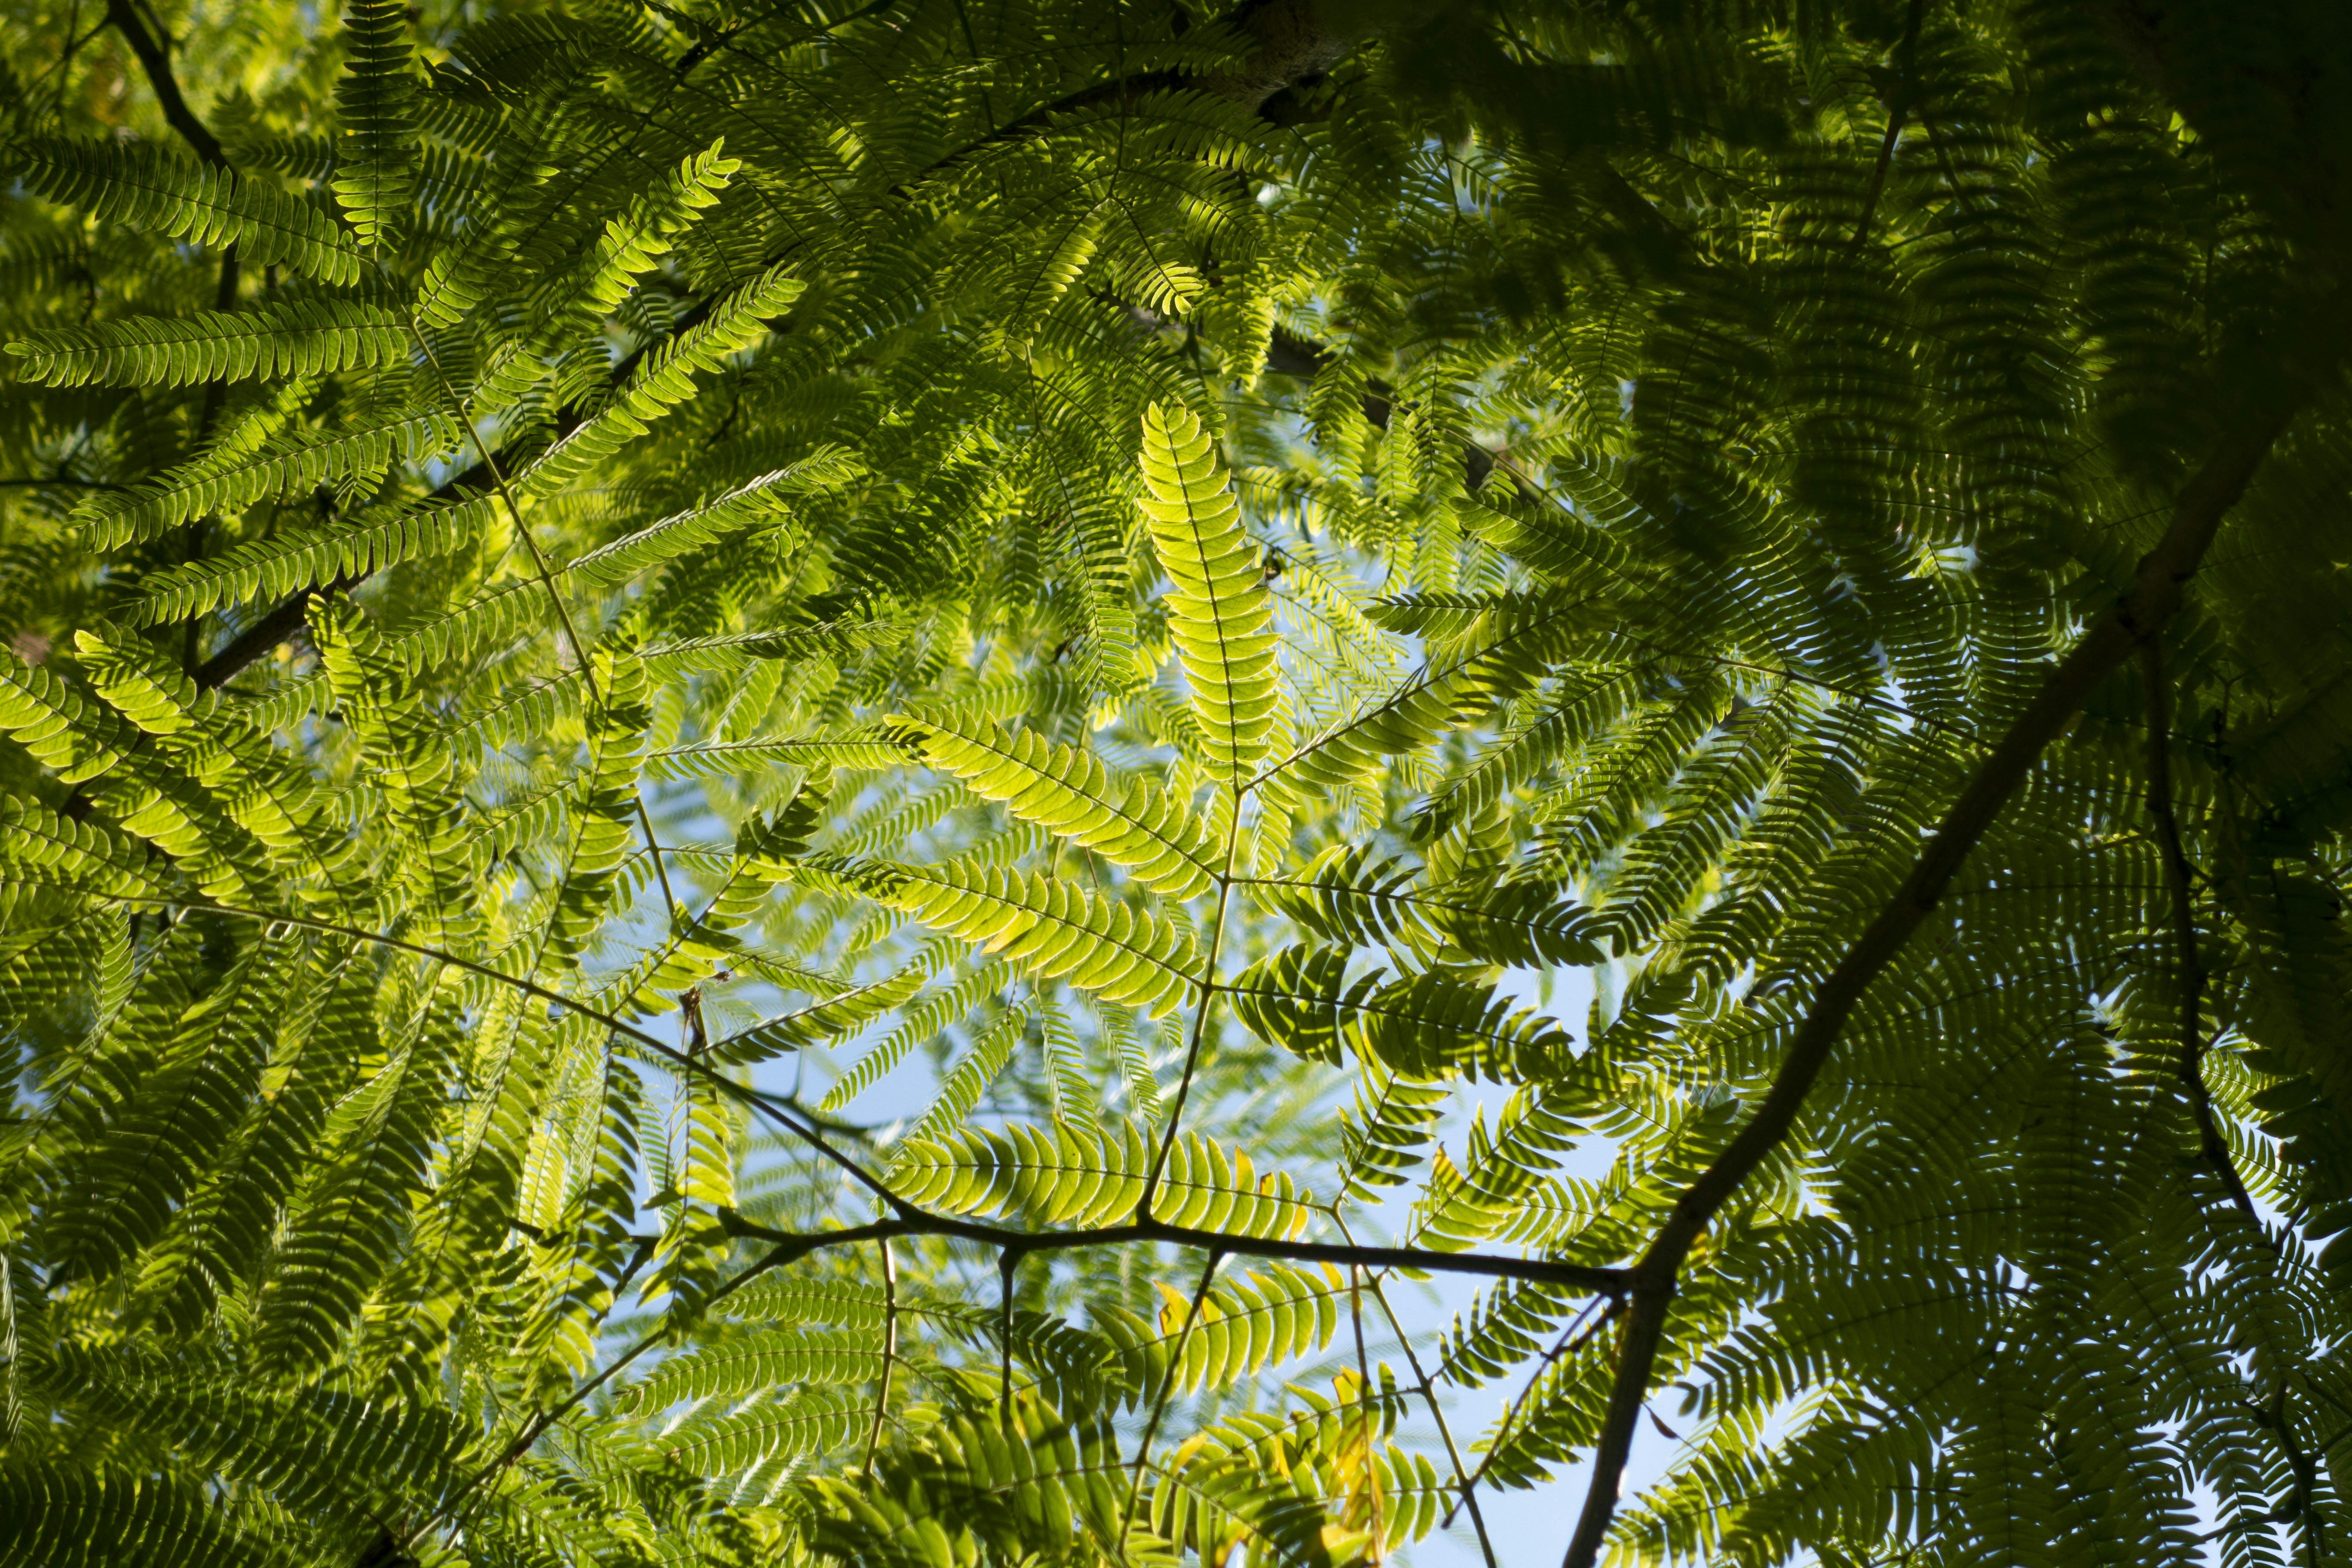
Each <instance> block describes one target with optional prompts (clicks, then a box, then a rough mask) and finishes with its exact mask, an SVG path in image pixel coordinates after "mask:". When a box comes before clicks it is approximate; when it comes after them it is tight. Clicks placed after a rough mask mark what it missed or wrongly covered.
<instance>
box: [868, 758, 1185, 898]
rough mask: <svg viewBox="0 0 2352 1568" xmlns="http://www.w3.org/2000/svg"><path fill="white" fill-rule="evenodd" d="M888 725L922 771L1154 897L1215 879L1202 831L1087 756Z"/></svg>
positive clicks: (1173, 805)
mask: <svg viewBox="0 0 2352 1568" xmlns="http://www.w3.org/2000/svg"><path fill="white" fill-rule="evenodd" d="M894 722H895V723H898V724H899V725H901V726H903V727H904V728H905V729H906V730H907V731H909V732H911V733H912V734H913V735H914V736H915V737H917V743H918V744H919V745H920V746H921V748H922V754H923V757H924V759H925V760H926V761H928V762H929V763H931V764H932V765H933V766H935V767H940V768H943V769H945V770H946V771H948V772H949V773H953V774H955V775H956V776H957V777H958V778H960V779H961V780H963V782H964V784H965V785H966V786H967V787H968V788H970V789H971V792H972V793H973V794H975V795H979V796H980V797H981V798H982V799H983V800H993V801H999V802H1002V803H1003V805H1004V806H1005V808H1006V809H1007V810H1009V811H1011V812H1012V813H1013V815H1014V816H1018V817H1021V818H1022V819H1023V820H1024V821H1028V822H1034V823H1035V824H1037V825H1038V826H1041V827H1043V828H1045V829H1046V830H1048V831H1049V832H1051V833H1053V834H1054V835H1055V837H1061V838H1066V839H1068V840H1069V841H1070V842H1071V843H1073V844H1076V845H1078V846H1079V847H1083V848H1087V849H1091V850H1093V851H1094V852H1095V853H1096V854H1097V855H1100V856H1101V857H1102V858H1104V859H1106V860H1108V861H1109V862H1111V863H1112V864H1113V865H1115V866H1124V867H1127V868H1129V870H1130V871H1132V872H1133V873H1134V874H1135V879H1136V880H1137V881H1139V882H1140V883H1142V884H1143V885H1144V886H1145V887H1147V888H1150V889H1152V890H1153V891H1155V892H1160V893H1164V894H1166V895H1168V896H1169V897H1171V898H1176V899H1185V898H1191V897H1192V895H1193V894H1195V893H1199V892H1202V891H1205V890H1206V889H1207V888H1208V886H1209V880H1210V878H1211V877H1213V875H1215V874H1216V872H1217V871H1218V870H1219V869H1220V868H1219V866H1218V856H1217V846H1216V840H1215V835H1214V834H1213V833H1212V832H1211V831H1210V828H1209V826H1208V825H1207V824H1206V823H1204V822H1202V821H1201V820H1200V819H1199V818H1198V817H1195V816H1192V813H1190V812H1189V811H1187V810H1185V808H1184V807H1183V806H1182V805H1181V804H1179V803H1177V802H1174V801H1171V800H1170V799H1168V798H1167V797H1166V796H1165V795H1162V794H1161V793H1160V791H1159V790H1157V789H1155V788H1153V787H1152V785H1151V784H1150V783H1149V782H1147V781H1146V780H1143V779H1128V780H1124V781H1114V780H1113V779H1112V777H1111V775H1110V773H1109V770H1108V769H1106V768H1105V767H1104V766H1103V764H1102V763H1101V762H1100V761H1099V760H1098V759H1097V758H1095V757H1093V756H1090V755H1088V754H1087V752H1081V751H1077V750H1076V749H1074V748H1072V747H1069V746H1057V745H1055V744H1054V743H1052V742H1048V741H1043V740H1040V739H1039V738H1038V737H1037V736H1035V735H1034V734H1032V733H1030V732H1028V731H1011V730H1007V729H1005V728H1004V727H1003V726H1002V725H999V724H992V723H989V722H987V721H984V720H981V719H979V718H977V717H974V716H969V715H961V714H954V713H948V714H929V715H922V716H919V717H914V718H908V717H904V716H901V717H899V718H898V719H896V720H894Z"/></svg>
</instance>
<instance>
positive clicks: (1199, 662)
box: [1141, 404, 1281, 789]
mask: <svg viewBox="0 0 2352 1568" xmlns="http://www.w3.org/2000/svg"><path fill="white" fill-rule="evenodd" d="M1141 462H1142V468H1143V485H1144V490H1145V492H1146V493H1145V497H1144V500H1143V501H1142V506H1143V514H1144V518H1145V520H1146V521H1147V522H1148V523H1149V525H1150V530H1151V539H1152V542H1153V543H1154V544H1155V545H1156V546H1157V547H1158V548H1159V552H1160V564H1161V565H1163V566H1164V567H1166V568H1167V570H1168V574H1169V576H1170V577H1171V579H1172V580H1173V582H1174V584H1175V586H1174V588H1173V589H1172V590H1171V594H1170V596H1169V601H1168V604H1169V609H1170V612H1171V615H1170V621H1171V627H1172V629H1173V630H1174V633H1175V637H1176V647H1177V650H1178V652H1179V653H1180V654H1181V657H1182V659H1183V664H1184V678H1185V679H1186V680H1187V681H1189V682H1190V683H1191V684H1192V709H1193V712H1194V714H1195V716H1196V717H1197V718H1198V719H1199V721H1200V725H1201V737H1202V749H1203V755H1204V760H1205V761H1206V763H1207V764H1208V766H1209V767H1210V769H1211V770H1212V771H1213V773H1215V775H1216V776H1217V777H1218V778H1220V779H1222V780H1223V781H1224V782H1225V783H1226V784H1229V785H1230V786H1232V787H1234V788H1236V789H1238V788H1239V787H1240V786H1241V784H1244V782H1246V780H1247V779H1248V777H1249V776H1250V774H1251V773H1253V772H1254V771H1255V768H1256V767H1257V764H1258V763H1259V761H1260V760H1261V759H1263V758H1264V757H1265V755H1266V752H1267V751H1268V750H1269V749H1270V747H1271V745H1272V743H1273V735H1274V730H1275V724H1276V719H1277V717H1278V710H1279V708H1280V702H1281V697H1280V690H1279V687H1278V684H1277V682H1276V675H1275V657H1274V655H1275V644H1276V640H1277V639H1276V631H1275V626H1274V608H1273V600H1272V596H1271V595H1268V593H1267V592H1266V586H1265V555H1264V552H1263V551H1261V550H1260V549H1259V548H1258V546H1257V544H1256V542H1255V541H1254V540H1252V539H1251V538H1250V536H1249V533H1248V531H1246V530H1244V528H1243V527H1242V515H1241V507H1240V504H1239V503H1238V502H1237V501H1236V500H1234V495H1233V492H1232V489H1230V488H1229V486H1228V485H1227V483H1226V480H1225V474H1224V468H1223V464H1222V463H1221V462H1219V461H1218V458H1217V451H1216V443H1215V441H1214V440H1213V438H1212V437H1211V436H1210V434H1209V432H1208V431H1207V430H1206V429H1204V428H1203V427H1202V424H1201V421H1200V419H1199V417H1198V416H1195V415H1194V414H1193V413H1192V411H1191V410H1189V409H1186V408H1183V407H1181V406H1180V407H1177V408H1174V409H1172V410H1171V409H1167V408H1163V407H1161V406H1160V405H1158V404H1154V405H1152V406H1151V407H1150V409H1148V410H1146V411H1145V414H1144V416H1143V453H1142V458H1141Z"/></svg>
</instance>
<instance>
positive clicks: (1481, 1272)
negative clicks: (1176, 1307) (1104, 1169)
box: [719, 1204, 1628, 1298]
mask: <svg viewBox="0 0 2352 1568" xmlns="http://www.w3.org/2000/svg"><path fill="white" fill-rule="evenodd" d="M719 1223H720V1224H721V1225H723V1226H726V1227H727V1229H728V1231H729V1232H730V1234H732V1235H736V1236H742V1237H750V1238H751V1239H752V1240H754V1241H772V1242H775V1243H777V1244H778V1245H780V1246H781V1245H783V1244H786V1243H790V1244H791V1245H793V1246H796V1247H805V1248H806V1249H807V1250H809V1251H814V1250H815V1249H817V1248H818V1247H835V1246H843V1245H847V1244H850V1243H854V1242H860V1241H871V1240H873V1239H874V1238H875V1237H900V1236H939V1237H951V1238H953V1239H955V1240H958V1241H971V1242H978V1243H979V1244H981V1245H982V1246H983V1247H1003V1248H1008V1249H1011V1250H1013V1251H1017V1252H1020V1253H1022V1254H1024V1255H1026V1254H1028V1253H1032V1252H1067V1251H1070V1250H1071V1249H1073V1248H1076V1247H1124V1246H1129V1245H1131V1244H1133V1243H1136V1242H1143V1241H1152V1242H1166V1243H1168V1244H1169V1245H1171V1246H1173V1247H1199V1248H1200V1249H1202V1251H1206V1252H1230V1253H1233V1254H1234V1255H1236V1256H1238V1257H1243V1258H1282V1259H1283V1260H1285V1261H1286V1262H1291V1263H1328V1264H1331V1265H1333V1266H1334V1267H1337V1268H1349V1267H1359V1268H1417V1269H1422V1270H1423V1271H1425V1272H1428V1273H1431V1274H1467V1275H1472V1276H1475V1277H1477V1278H1479V1279H1532V1280H1536V1281H1538V1282H1540V1283H1543V1284H1548V1285H1565V1286H1567V1287H1568V1288H1569V1289H1572V1290H1589V1291H1591V1292H1593V1293H1594V1294H1596V1295H1602V1296H1609V1297H1612V1298H1614V1297H1617V1296H1620V1295H1622V1294H1623V1293H1624V1291H1625V1289H1627V1284H1628V1275H1627V1271H1626V1270H1624V1269H1622V1268H1595V1267H1593V1266H1592V1265H1591V1264H1586V1263H1568V1262H1563V1261H1560V1260H1558V1259H1555V1258H1498V1257H1496V1256H1494V1255H1493V1254H1491V1253H1481V1252H1431V1251H1428V1250H1425V1249H1424V1248H1422V1247H1360V1246H1356V1245H1353V1244H1342V1243H1337V1242H1328V1241H1286V1240H1283V1239H1282V1238H1280V1237H1271V1236H1237V1235H1232V1234H1229V1233H1227V1232H1225V1231H1221V1230H1198V1229H1195V1228H1193V1227H1192V1226H1182V1225H1169V1224H1166V1223H1164V1222H1163V1221H1160V1220H1155V1219H1141V1220H1136V1221H1134V1222H1132V1223H1130V1224H1128V1225H1112V1226H1090V1227H1087V1228H1083V1229H1076V1230H1014V1229H1013V1228H1011V1227H1010V1226H997V1225H983V1224H982V1223H980V1222H979V1221H977V1220H968V1219H956V1218H952V1217H950V1216H949V1215H935V1214H929V1213H926V1212H924V1211H923V1210H921V1209H919V1208H916V1207H915V1206H914V1205H911V1204H900V1205H898V1217H897V1218H895V1219H887V1220H877V1221H876V1222H875V1223H874V1224H873V1225H870V1226H857V1227H856V1229H854V1230H837V1231H815V1232H799V1231H788V1230H771V1229H769V1228H768V1227H767V1226H762V1225H757V1224H754V1223H753V1222H751V1220H748V1219H745V1218H744V1217H743V1216H742V1215H740V1214H736V1213H733V1212H732V1211H722V1212H721V1213H720V1215H719Z"/></svg>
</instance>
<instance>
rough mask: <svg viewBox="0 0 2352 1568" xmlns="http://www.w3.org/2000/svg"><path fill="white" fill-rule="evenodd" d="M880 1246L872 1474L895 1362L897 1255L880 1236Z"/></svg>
mask: <svg viewBox="0 0 2352 1568" xmlns="http://www.w3.org/2000/svg"><path fill="white" fill-rule="evenodd" d="M877 1245H878V1246H879V1247H881V1248H882V1391H881V1392H880V1393H879V1394H876V1395H875V1396H874V1425H873V1426H872V1427H871V1428H869V1429H868V1430H867V1432H866V1464H865V1467H864V1468H865V1471H866V1479H868V1480H871V1479H873V1476H874V1456H875V1455H876V1454H877V1453H878V1452H879V1451H880V1450H881V1447H882V1422H883V1419H884V1417H885V1415H887V1412H888V1411H889V1408H890V1373H891V1372H892V1371H893V1370H894V1369H895V1368H896V1367H897V1366H898V1257H897V1255H896V1254H894V1253H893V1252H892V1251H891V1250H890V1238H889V1237H887V1236H886V1237H881V1238H880V1239H879V1241H878V1242H877Z"/></svg>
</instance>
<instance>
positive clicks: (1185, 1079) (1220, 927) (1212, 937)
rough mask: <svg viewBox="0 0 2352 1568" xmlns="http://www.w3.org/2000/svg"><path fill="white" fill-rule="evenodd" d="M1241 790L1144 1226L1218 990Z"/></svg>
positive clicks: (1146, 1184)
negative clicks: (1218, 966) (1218, 972)
mask: <svg viewBox="0 0 2352 1568" xmlns="http://www.w3.org/2000/svg"><path fill="white" fill-rule="evenodd" d="M1253 783H1255V781H1253ZM1245 787H1246V786H1243V785H1239V784H1236V785H1235V786H1234V788H1233V790H1232V791H1231V792H1230V793H1229V794H1228V795H1226V797H1225V809H1226V810H1227V811H1228V812H1230V813H1231V814H1232V815H1231V816H1230V818H1229V820H1228V821H1227V822H1226V824H1225V855H1224V869H1223V870H1222V871H1220V872H1219V873H1218V874H1217V915H1216V919H1215V921H1213V922H1212V923H1211V925H1210V927H1209V945H1208V956H1207V957H1205V958H1203V959H1202V961H1201V994H1200V997H1199V999H1198V1000H1197V1001H1196V1002H1194V1004H1193V1006H1192V1039H1191V1041H1190V1042H1189V1043H1188V1044H1187V1045H1186V1046H1185V1047H1184V1071H1183V1075H1182V1076H1181V1077H1180V1078H1179V1079H1177V1080H1176V1098H1175V1099H1174V1100H1172V1101H1171V1102H1170V1104H1169V1107H1168V1125H1167V1127H1166V1128H1165V1129H1163V1130H1162V1131H1161V1132H1160V1147H1159V1148H1158V1149H1157V1150H1155V1151H1154V1152H1153V1153H1152V1156H1151V1169H1150V1171H1149V1172H1148V1173H1146V1174H1145V1176H1144V1178H1143V1195H1142V1196H1141V1197H1140V1198H1139V1199H1137V1200H1136V1204H1135V1217H1136V1218H1137V1219H1138V1220H1139V1221H1142V1222H1143V1223H1144V1224H1147V1225H1148V1224H1150V1221H1151V1200H1152V1199H1153V1198H1154V1197H1156V1196H1157V1195H1159V1192H1160V1172H1162V1171H1163V1170H1165V1169H1166V1168H1167V1165H1168V1154H1169V1151H1171V1150H1172V1149H1173V1148H1175V1147H1176V1133H1177V1129H1178V1127H1179V1126H1180V1125H1181V1123H1182V1122H1183V1120H1184V1101H1185V1099H1186V1098H1187V1097H1188V1096H1189V1095H1191V1093H1192V1073H1193V1069H1194V1068H1197V1067H1198V1066H1199V1065H1200V1061H1201V1042H1202V1040H1203V1039H1204V1038H1206V1037H1207V1035H1208V1029H1209V1012H1210V1008H1211V1005H1213V1003H1214V1002H1215V1001H1216V996H1217V991H1218V989H1219V987H1218V985H1217V959H1218V957H1219V955H1220V953H1221V952H1222V951H1223V947H1224V942H1225V914H1226V911H1227V910H1230V909H1231V908H1232V907H1233V901H1234V852H1235V850H1236V848H1237V847H1239V845H1240V843H1241V836H1242V795H1243V794H1244V789H1245Z"/></svg>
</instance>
